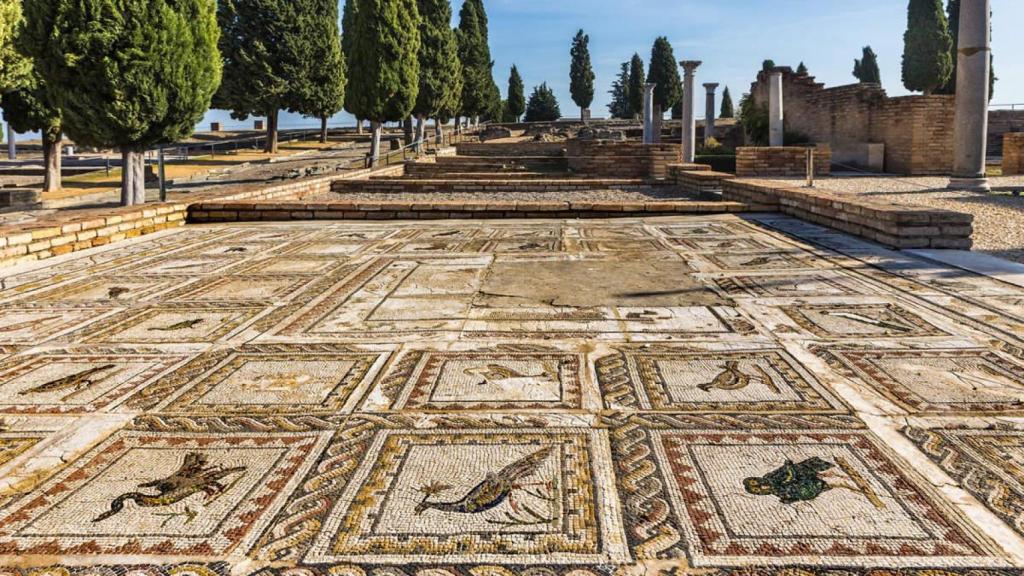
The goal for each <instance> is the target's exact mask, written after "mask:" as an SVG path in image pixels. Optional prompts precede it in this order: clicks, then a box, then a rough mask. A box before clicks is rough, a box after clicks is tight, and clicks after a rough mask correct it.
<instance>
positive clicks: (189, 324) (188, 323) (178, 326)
mask: <svg viewBox="0 0 1024 576" xmlns="http://www.w3.org/2000/svg"><path fill="white" fill-rule="evenodd" d="M202 323H203V319H202V318H195V319H192V320H182V321H181V322H177V323H174V324H171V325H170V326H154V327H152V328H150V331H152V332H177V331H178V330H189V329H192V328H195V327H196V326H198V325H200V324H202Z"/></svg>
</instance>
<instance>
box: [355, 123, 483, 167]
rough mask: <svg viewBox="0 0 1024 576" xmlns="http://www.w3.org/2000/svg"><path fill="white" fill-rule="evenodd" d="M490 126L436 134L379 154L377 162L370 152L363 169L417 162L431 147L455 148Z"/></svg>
mask: <svg viewBox="0 0 1024 576" xmlns="http://www.w3.org/2000/svg"><path fill="white" fill-rule="evenodd" d="M487 126H488V123H487V122H484V123H481V124H479V125H477V126H473V127H469V128H461V129H460V128H453V129H452V130H450V131H448V132H445V133H444V134H442V135H441V136H438V135H437V134H436V133H435V134H434V136H433V137H430V138H427V139H425V140H423V141H416V142H413V143H412V144H406V145H404V146H402V147H400V148H396V149H394V150H390V151H388V152H386V153H380V154H378V157H377V160H376V162H374V159H373V153H372V152H368V153H367V154H366V157H365V158H363V168H379V167H381V166H385V167H387V166H391V165H392V164H393V163H395V162H399V161H401V162H406V161H408V160H409V159H410V158H411V159H413V160H415V159H416V158H419V157H420V156H423V155H425V154H428V153H429V152H430V147H431V146H433V149H434V151H435V152H436V151H437V150H439V149H441V148H446V147H449V146H454V145H456V144H459V143H461V142H466V141H467V140H468V139H469V138H470V137H472V136H475V135H476V134H477V133H478V132H480V131H481V130H483V129H484V128H486V127H487Z"/></svg>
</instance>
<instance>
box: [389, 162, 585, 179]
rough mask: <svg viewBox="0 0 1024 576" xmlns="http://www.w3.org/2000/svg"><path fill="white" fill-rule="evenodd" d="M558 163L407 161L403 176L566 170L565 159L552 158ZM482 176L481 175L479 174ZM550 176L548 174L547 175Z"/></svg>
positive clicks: (440, 176)
mask: <svg viewBox="0 0 1024 576" xmlns="http://www.w3.org/2000/svg"><path fill="white" fill-rule="evenodd" d="M551 160H558V161H559V162H558V163H541V162H518V161H513V160H511V159H510V160H509V161H507V162H506V161H502V160H500V159H499V160H498V161H495V162H464V163H459V164H448V163H437V162H409V163H407V164H406V165H405V176H406V177H409V178H420V179H431V178H448V177H449V176H450V175H451V174H475V173H479V174H497V173H506V174H509V175H511V176H515V175H517V174H519V173H528V174H536V173H540V174H543V173H551V172H556V171H565V170H567V168H566V164H565V160H564V159H562V158H552V159H551ZM481 177H483V176H481ZM548 177H549V178H550V177H551V176H550V175H549V176H548Z"/></svg>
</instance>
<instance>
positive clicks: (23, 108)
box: [0, 71, 63, 192]
mask: <svg viewBox="0 0 1024 576" xmlns="http://www.w3.org/2000/svg"><path fill="white" fill-rule="evenodd" d="M0 106H3V109H4V119H5V120H7V121H8V122H10V124H11V127H13V128H14V129H15V130H16V131H18V132H21V133H25V132H39V133H40V135H41V136H42V141H43V164H44V165H45V166H46V170H45V174H44V176H43V191H44V192H55V191H57V190H60V150H61V140H62V138H63V129H62V128H61V118H60V109H58V108H57V107H56V106H54V104H53V103H52V101H51V100H50V96H49V94H47V91H46V86H45V85H44V84H43V80H42V78H40V77H39V74H37V73H35V72H34V71H33V72H32V73H30V74H28V75H27V76H26V78H25V80H24V81H23V82H22V85H21V86H20V87H18V88H17V89H15V90H11V91H9V92H7V93H5V94H4V95H3V96H2V97H0Z"/></svg>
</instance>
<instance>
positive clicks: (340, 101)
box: [292, 0, 346, 143]
mask: <svg viewBox="0 0 1024 576" xmlns="http://www.w3.org/2000/svg"><path fill="white" fill-rule="evenodd" d="M304 2H305V3H307V5H308V8H309V9H308V10H305V11H303V13H302V14H301V15H300V18H301V19H302V28H303V30H304V32H303V34H302V37H303V40H304V42H303V43H302V47H303V48H305V50H306V52H305V55H304V56H303V57H302V61H303V63H304V64H305V65H304V66H303V67H302V68H301V72H302V76H301V80H300V81H299V82H298V83H297V84H298V85H297V86H296V91H297V92H298V103H297V106H295V107H294V108H292V111H293V112H299V113H300V114H304V115H306V116H312V117H313V118H319V119H320V142H323V143H326V142H327V120H328V119H329V118H330V117H331V116H334V115H335V114H337V113H338V112H340V111H341V109H342V107H343V105H344V103H345V82H346V79H345V58H344V55H343V54H342V51H341V36H340V32H339V30H338V2H337V0H304Z"/></svg>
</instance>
